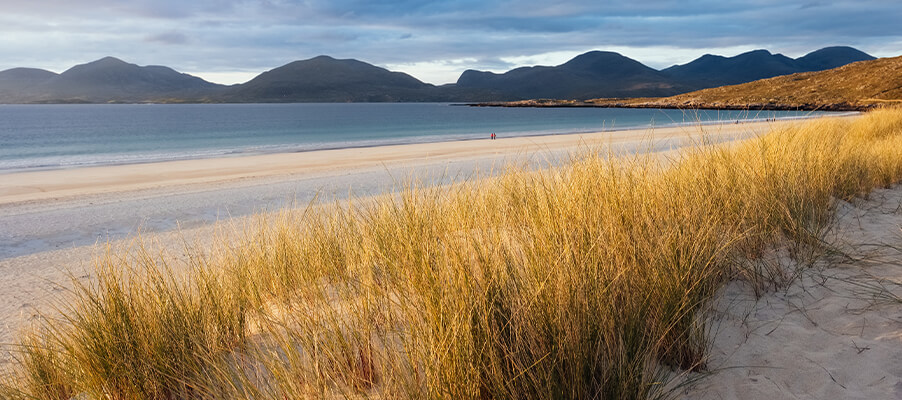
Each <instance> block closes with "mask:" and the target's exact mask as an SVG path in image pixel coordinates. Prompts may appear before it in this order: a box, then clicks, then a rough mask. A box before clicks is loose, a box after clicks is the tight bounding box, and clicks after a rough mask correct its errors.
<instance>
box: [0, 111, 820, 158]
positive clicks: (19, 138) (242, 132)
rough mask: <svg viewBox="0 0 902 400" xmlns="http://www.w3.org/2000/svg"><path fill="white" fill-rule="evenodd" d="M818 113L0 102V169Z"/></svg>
mask: <svg viewBox="0 0 902 400" xmlns="http://www.w3.org/2000/svg"><path fill="white" fill-rule="evenodd" d="M813 114H816V113H812V112H794V111H766V112H743V111H698V112H685V111H680V110H656V109H603V108H494V107H491V108H490V107H464V106H452V105H449V104H438V103H400V104H399V103H388V104H386V103H378V104H360V103H357V104H334V103H332V104H187V105H186V104H179V105H96V104H95V105H0V172H12V171H23V170H35V169H53V168H72V167H80V166H93V165H111V164H128V163H141V162H153V161H166V160H182V159H193V158H207V157H222V156H229V155H241V154H260V153H275V152H294V151H309V150H317V149H334V148H344V147H362V146H380V145H389V144H404V143H423V142H439V141H447V140H468V139H484V138H487V137H488V136H489V134H491V133H492V132H495V133H497V134H498V136H499V137H502V138H503V137H506V136H507V137H509V136H528V135H542V134H565V133H579V132H595V131H601V130H613V129H626V128H641V127H649V126H670V125H675V124H694V123H698V122H699V121H700V122H713V121H718V120H727V121H733V120H738V119H739V120H756V119H765V118H793V117H804V116H810V115H813Z"/></svg>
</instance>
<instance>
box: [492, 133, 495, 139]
mask: <svg viewBox="0 0 902 400" xmlns="http://www.w3.org/2000/svg"><path fill="white" fill-rule="evenodd" d="M492 140H495V133H494V132H493V133H492Z"/></svg>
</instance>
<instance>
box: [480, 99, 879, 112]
mask: <svg viewBox="0 0 902 400" xmlns="http://www.w3.org/2000/svg"><path fill="white" fill-rule="evenodd" d="M464 105H466V106H468V107H510V108H660V109H667V110H712V111H827V112H864V111H868V110H872V109H874V108H876V107H877V106H878V105H877V104H868V105H855V104H849V103H830V104H809V103H800V104H781V103H752V104H746V103H741V104H729V103H692V102H664V101H662V100H661V99H658V98H633V99H618V98H613V99H595V100H587V101H582V100H554V99H547V100H546V99H540V100H517V101H489V102H481V103H465V104H464Z"/></svg>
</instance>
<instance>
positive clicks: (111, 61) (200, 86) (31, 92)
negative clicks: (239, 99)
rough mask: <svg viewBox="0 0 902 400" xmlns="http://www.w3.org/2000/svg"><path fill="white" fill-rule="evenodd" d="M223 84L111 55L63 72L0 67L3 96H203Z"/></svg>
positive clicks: (101, 99) (32, 99)
mask: <svg viewBox="0 0 902 400" xmlns="http://www.w3.org/2000/svg"><path fill="white" fill-rule="evenodd" d="M4 78H8V79H4ZM223 87H224V86H222V85H217V84H214V83H210V82H207V81H205V80H203V79H201V78H198V77H196V76H191V75H188V74H183V73H180V72H177V71H175V70H173V69H172V68H169V67H163V66H146V67H141V66H138V65H135V64H129V63H127V62H125V61H122V60H120V59H117V58H114V57H105V58H102V59H100V60H97V61H93V62H90V63H87V64H81V65H76V66H74V67H72V68H70V69H68V70H66V71H65V72H63V73H61V74H55V73H53V72H49V71H44V70H35V69H25V68H17V69H12V70H7V71H3V72H0V100H3V102H22V103H107V102H141V101H159V100H163V99H167V98H175V99H180V100H181V101H201V100H203V99H204V98H206V97H209V96H211V95H213V94H215V93H216V92H217V91H218V90H220V89H222V88H223ZM11 100H15V101H11Z"/></svg>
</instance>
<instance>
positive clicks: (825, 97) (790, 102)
mask: <svg viewBox="0 0 902 400" xmlns="http://www.w3.org/2000/svg"><path fill="white" fill-rule="evenodd" d="M586 103H587V104H591V105H595V106H602V107H653V108H709V109H791V110H800V109H801V110H835V111H839V110H865V109H868V108H871V107H874V106H879V105H887V104H892V105H898V104H900V103H902V56H899V57H891V58H879V59H876V60H867V61H860V62H855V63H851V64H847V65H843V66H840V67H837V68H833V69H829V70H825V71H812V72H800V73H796V74H791V75H783V76H776V77H772V78H767V79H761V80H757V81H753V82H748V83H743V84H738V85H728V86H720V87H715V88H709V89H703V90H698V91H695V92H690V93H684V94H680V95H676V96H671V97H663V98H653V99H648V98H646V99H641V98H635V99H594V100H589V101H587V102H586Z"/></svg>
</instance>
